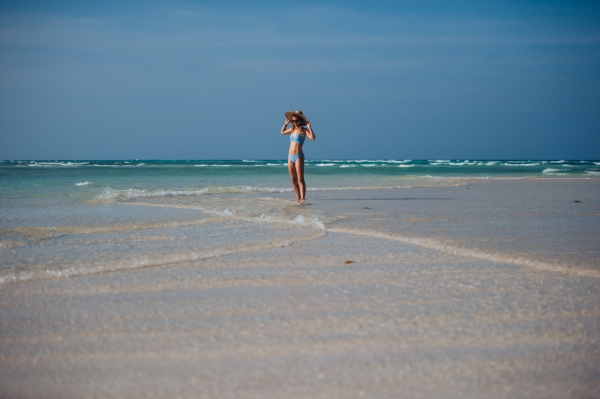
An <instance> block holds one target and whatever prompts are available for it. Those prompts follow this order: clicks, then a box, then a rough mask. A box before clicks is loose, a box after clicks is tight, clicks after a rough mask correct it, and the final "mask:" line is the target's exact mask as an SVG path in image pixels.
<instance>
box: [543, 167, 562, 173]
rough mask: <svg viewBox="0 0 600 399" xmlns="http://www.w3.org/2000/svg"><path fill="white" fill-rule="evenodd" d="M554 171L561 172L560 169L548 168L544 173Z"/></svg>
mask: <svg viewBox="0 0 600 399" xmlns="http://www.w3.org/2000/svg"><path fill="white" fill-rule="evenodd" d="M552 172H560V170H559V169H552V168H546V169H544V170H543V171H542V173H552Z"/></svg>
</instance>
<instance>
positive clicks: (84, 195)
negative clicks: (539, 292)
mask: <svg viewBox="0 0 600 399" xmlns="http://www.w3.org/2000/svg"><path fill="white" fill-rule="evenodd" d="M305 175H306V176H305V177H306V182H307V186H308V191H309V192H308V194H307V197H308V198H309V200H310V198H311V192H324V191H344V190H353V191H356V190H373V189H384V190H385V189H406V190H410V189H414V188H422V187H446V186H458V187H460V186H465V187H466V186H468V185H470V184H472V183H473V182H476V181H481V180H482V179H485V180H494V179H497V180H506V179H564V178H569V179H598V178H600V161H593V160H592V161H580V160H577V161H573V160H550V161H549V160H545V161H540V160H523V161H502V160H477V161H473V160H319V161H307V162H306V166H305ZM282 193H284V194H286V193H289V196H282V195H281V194H282ZM275 194H277V195H275ZM288 197H289V198H288ZM294 198H295V196H294V194H293V190H292V187H291V183H290V178H289V174H288V170H287V163H286V161H281V160H240V161H151V160H143V161H141V160H123V161H80V160H78V161H76V160H70V161H65V160H58V161H0V283H8V282H13V281H27V280H33V279H46V278H58V277H66V276H76V275H85V274H90V273H98V272H105V271H111V270H119V269H127V268H136V267H144V266H151V265H161V264H168V263H170V262H179V261H184V260H194V259H204V258H208V257H215V256H221V255H225V254H231V253H238V252H243V251H248V250H254V249H266V248H274V247H278V246H284V245H290V244H292V243H294V242H298V241H301V240H310V239H314V238H316V237H320V236H322V235H324V234H326V230H327V225H328V223H331V222H332V221H333V220H335V219H336V215H335V210H332V209H333V208H332V207H321V208H319V207H314V206H313V207H311V206H300V205H298V204H297V203H296V202H295V201H293V200H294ZM325 208H326V209H325Z"/></svg>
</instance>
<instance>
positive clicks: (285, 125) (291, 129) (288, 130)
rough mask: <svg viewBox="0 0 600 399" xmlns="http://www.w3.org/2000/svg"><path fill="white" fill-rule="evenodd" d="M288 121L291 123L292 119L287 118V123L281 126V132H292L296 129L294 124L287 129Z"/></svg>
mask: <svg viewBox="0 0 600 399" xmlns="http://www.w3.org/2000/svg"><path fill="white" fill-rule="evenodd" d="M288 123H290V121H288V120H287V119H286V120H285V123H284V124H283V127H282V128H281V134H290V133H292V131H293V130H294V126H292V127H291V128H289V129H287V130H286V127H287V125H288Z"/></svg>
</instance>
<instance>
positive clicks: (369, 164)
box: [360, 163, 377, 167]
mask: <svg viewBox="0 0 600 399" xmlns="http://www.w3.org/2000/svg"><path fill="white" fill-rule="evenodd" d="M360 166H366V167H369V166H377V164H376V163H366V164H364V165H360Z"/></svg>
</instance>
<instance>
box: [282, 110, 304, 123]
mask: <svg viewBox="0 0 600 399" xmlns="http://www.w3.org/2000/svg"><path fill="white" fill-rule="evenodd" d="M292 116H297V117H298V118H300V119H302V126H306V125H307V122H308V121H307V120H306V117H305V116H304V114H303V113H302V111H287V112H286V113H285V119H287V120H288V121H290V122H291V121H292Z"/></svg>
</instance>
